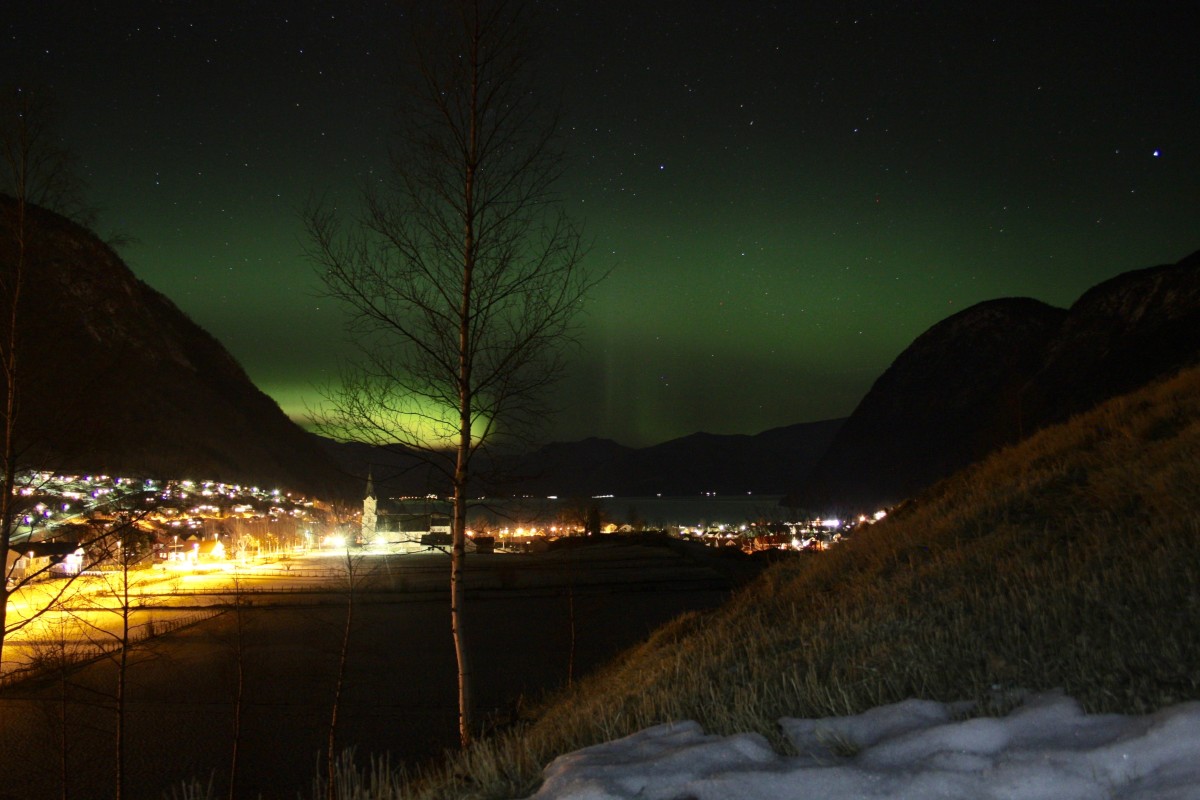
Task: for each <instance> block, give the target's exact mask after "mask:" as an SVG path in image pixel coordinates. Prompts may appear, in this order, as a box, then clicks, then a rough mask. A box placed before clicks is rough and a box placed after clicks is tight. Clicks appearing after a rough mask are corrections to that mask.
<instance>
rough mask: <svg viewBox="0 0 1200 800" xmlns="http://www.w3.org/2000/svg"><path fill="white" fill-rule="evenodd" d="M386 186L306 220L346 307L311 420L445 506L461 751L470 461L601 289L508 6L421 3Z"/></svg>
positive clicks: (530, 394)
mask: <svg viewBox="0 0 1200 800" xmlns="http://www.w3.org/2000/svg"><path fill="white" fill-rule="evenodd" d="M429 7H430V14H429V18H428V19H426V20H424V22H426V23H428V24H427V25H424V26H421V27H420V28H419V30H418V31H417V32H416V33H415V34H414V36H413V38H412V41H411V44H410V48H411V53H412V55H413V58H412V69H411V77H412V82H411V84H410V85H408V87H407V88H406V89H405V90H404V91H402V92H401V98H400V100H401V109H400V115H399V124H400V132H399V134H398V136H397V139H396V141H395V149H394V152H393V155H392V161H391V170H390V173H389V174H388V176H387V177H386V178H384V179H382V180H381V181H379V182H378V183H376V184H373V185H370V186H368V187H367V188H366V190H365V191H364V196H363V201H364V202H363V209H362V213H361V215H360V216H358V217H355V218H354V219H352V220H349V221H347V220H346V219H345V218H344V217H342V216H341V215H339V214H338V213H337V211H336V210H334V209H332V208H331V207H329V206H328V205H320V204H318V205H315V206H313V207H311V208H309V209H308V210H306V212H305V221H306V224H307V229H308V235H309V240H310V247H309V253H310V256H311V258H312V260H313V261H314V262H315V264H316V266H317V268H318V271H319V274H320V276H321V278H322V279H323V281H324V285H325V289H326V291H327V293H328V294H329V295H330V296H332V297H334V298H337V299H339V300H341V301H344V304H345V305H346V306H347V307H348V308H349V309H350V311H351V316H352V322H351V334H352V337H353V339H354V341H355V344H356V345H357V347H358V351H359V359H358V361H357V363H356V365H355V366H354V367H352V368H349V369H347V370H345V371H344V373H343V375H342V376H341V381H340V384H339V385H337V386H335V387H333V388H332V389H331V390H330V391H329V392H328V395H327V400H328V403H327V404H326V406H325V407H324V408H323V409H322V412H323V414H322V419H320V420H319V423H320V424H321V427H322V428H323V430H324V432H326V433H328V434H332V435H335V436H338V437H340V438H343V439H354V440H359V441H366V442H369V443H371V444H375V445H381V446H389V447H393V448H397V449H399V448H403V449H404V450H405V451H406V452H407V451H416V452H419V453H421V454H422V455H423V457H424V459H425V460H426V461H427V462H428V463H429V464H431V465H433V466H434V467H435V469H436V470H437V471H438V473H439V474H440V476H441V478H442V480H443V481H444V486H445V487H446V491H445V493H446V495H447V496H448V497H450V498H451V500H452V507H453V511H452V515H451V532H452V537H453V549H452V558H451V628H452V632H453V635H454V642H455V648H456V652H457V664H458V703H459V735H460V739H461V742H462V744H463V745H466V744H467V743H469V741H470V739H471V696H470V684H471V680H470V676H471V669H470V666H469V660H468V657H467V649H466V641H467V639H466V635H465V624H464V623H465V615H464V582H463V563H464V557H465V553H466V536H465V534H466V512H467V490H468V481H469V479H470V476H471V475H472V474H473V470H474V469H475V468H476V467H477V465H478V464H479V463H480V459H479V455H480V453H481V451H483V450H484V449H486V448H488V447H489V446H491V445H494V444H496V443H497V442H499V441H500V440H502V439H506V438H509V437H515V438H518V439H520V440H524V437H525V436H527V435H528V434H529V432H530V431H532V430H534V429H535V427H536V426H537V425H538V424H539V423H540V422H541V421H542V420H544V418H545V416H546V414H547V413H548V411H549V410H550V406H549V404H548V389H549V388H550V387H551V385H552V384H553V383H554V382H555V381H556V380H557V379H558V378H559V377H560V376H561V374H562V372H563V369H564V366H565V363H566V353H567V351H566V349H565V348H564V346H565V345H567V344H568V343H570V342H572V341H573V334H574V332H575V321H576V319H577V313H578V312H579V311H580V309H581V307H582V302H583V298H584V296H585V294H586V292H587V291H588V290H589V289H590V288H591V287H592V286H593V285H594V284H595V283H596V281H597V280H598V278H596V277H592V276H589V275H588V274H587V273H586V272H585V271H584V270H583V268H582V263H581V262H582V255H583V247H582V244H581V237H580V232H579V229H578V228H577V227H576V226H575V225H574V224H573V223H572V222H571V220H570V219H569V218H568V217H567V216H566V215H565V214H564V213H563V212H562V210H561V207H560V205H559V204H558V203H557V202H556V201H557V197H556V195H555V193H554V184H555V182H556V180H557V179H558V178H559V176H560V173H561V170H562V165H563V159H562V155H561V153H560V151H558V150H557V149H556V148H555V146H554V141H555V139H554V133H555V128H556V121H557V120H556V117H555V114H554V113H553V109H548V108H547V107H546V106H545V104H544V103H543V100H542V98H543V96H544V91H543V89H544V87H541V86H538V85H537V84H536V82H535V81H534V78H533V75H532V71H531V62H530V61H529V59H528V55H529V41H530V40H529V37H528V28H527V25H526V19H525V8H524V7H523V4H522V3H520V2H517V1H516V0H455V2H450V3H444V4H442V3H438V4H429Z"/></svg>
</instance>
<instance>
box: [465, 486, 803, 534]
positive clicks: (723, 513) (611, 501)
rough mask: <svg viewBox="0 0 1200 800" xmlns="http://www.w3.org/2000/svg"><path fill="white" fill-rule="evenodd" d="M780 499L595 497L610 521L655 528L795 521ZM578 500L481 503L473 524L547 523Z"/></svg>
mask: <svg viewBox="0 0 1200 800" xmlns="http://www.w3.org/2000/svg"><path fill="white" fill-rule="evenodd" d="M779 500H780V495H752V494H745V495H740V494H731V495H713V496H702V495H697V496H694V497H601V498H595V502H596V504H597V505H599V507H600V511H601V513H602V515H603V518H604V520H605V521H606V522H613V523H616V524H617V525H622V524H625V523H634V522H642V523H645V524H646V525H648V526H651V527H655V528H667V527H670V526H685V527H697V526H705V525H709V524H713V525H716V524H725V525H732V526H737V525H741V524H743V523H750V522H758V521H770V522H775V521H794V520H791V519H790V517H789V516H788V511H787V509H785V508H783V507H782V506H780V505H779ZM578 503H579V501H576V500H571V499H568V498H531V499H526V500H503V501H497V502H487V503H479V504H477V505H475V506H474V507H472V509H471V511H470V518H471V521H472V524H477V523H479V522H485V523H489V524H490V525H492V526H498V525H504V524H511V525H513V526H515V525H519V524H521V523H526V524H529V523H541V524H545V523H548V522H551V521H554V520H558V519H563V518H564V517H569V516H571V510H572V506H575V505H578Z"/></svg>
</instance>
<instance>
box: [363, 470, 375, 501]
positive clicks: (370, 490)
mask: <svg viewBox="0 0 1200 800" xmlns="http://www.w3.org/2000/svg"><path fill="white" fill-rule="evenodd" d="M374 496H375V482H374V481H373V480H372V479H371V468H370V467H367V493H366V494H365V495H363V499H364V500H366V499H367V498H368V497H374Z"/></svg>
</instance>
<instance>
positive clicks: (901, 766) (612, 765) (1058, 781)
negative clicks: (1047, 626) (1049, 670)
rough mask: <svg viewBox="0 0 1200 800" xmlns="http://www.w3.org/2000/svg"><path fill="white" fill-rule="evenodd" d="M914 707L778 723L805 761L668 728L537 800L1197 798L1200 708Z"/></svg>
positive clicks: (576, 764) (746, 738)
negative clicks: (992, 710)
mask: <svg viewBox="0 0 1200 800" xmlns="http://www.w3.org/2000/svg"><path fill="white" fill-rule="evenodd" d="M969 708H970V704H949V705H948V704H944V703H938V702H933V701H925V700H907V701H905V702H903V703H897V704H895V705H890V706H882V707H879V708H875V709H872V710H870V711H868V712H866V713H864V714H860V715H857V716H852V717H833V718H827V719H782V720H780V725H781V726H782V728H783V730H784V732H785V733H786V735H787V737H788V738H789V739H790V741H791V742H792V744H793V745H794V746H795V748H796V751H797V752H798V753H800V754H801V755H798V756H780V755H778V754H776V753H775V752H774V751H773V750H772V749H771V747H770V746H769V745H768V744H767V741H766V740H765V739H764V738H763V737H762V736H760V735H758V734H738V735H734V736H713V735H707V734H705V733H704V731H703V730H702V729H701V728H700V726H699V725H698V724H697V723H695V722H680V723H674V724H667V725H659V726H657V727H654V728H649V729H647V730H644V731H640V732H638V733H635V734H633V735H632V736H628V737H626V738H624V739H619V740H617V741H614V742H608V743H605V744H600V745H596V746H593V747H589V748H586V749H584V750H580V751H577V752H575V753H570V754H567V755H564V756H560V757H559V758H557V759H555V760H554V761H553V762H552V763H551V764H550V765H549V766H548V767H547V768H546V770H545V783H544V784H543V786H542V788H541V790H540V791H538V793H537V794H535V795H534V796H533V798H532V799H531V800H568V799H569V800H623V799H624V798H638V799H639V800H683V799H684V798H686V799H687V800H718V798H720V799H724V798H742V799H744V800H868V798H870V799H872V800H874V799H876V798H879V799H880V800H882V798H887V800H938V799H944V800H951V799H952V798H953V800H960V799H964V800H965V799H966V798H970V799H971V800H1001V799H1003V800H1133V799H1134V798H1136V800H1200V703H1186V704H1183V705H1178V706H1174V707H1172V708H1168V709H1165V710H1163V711H1159V712H1158V713H1155V714H1150V715H1146V716H1122V715H1116V714H1100V715H1087V714H1084V713H1083V712H1082V710H1081V709H1080V706H1079V704H1078V703H1077V702H1075V701H1074V700H1073V699H1071V698H1069V697H1066V696H1064V695H1063V694H1061V693H1053V692H1051V693H1043V694H1033V695H1029V696H1028V697H1025V698H1024V700H1023V702H1022V703H1021V705H1019V706H1018V707H1017V708H1016V709H1015V710H1013V711H1012V712H1010V713H1009V714H1008V715H1007V716H1005V717H999V718H997V717H981V718H975V719H965V720H964V719H962V715H963V713H964V712H966V711H967V710H969Z"/></svg>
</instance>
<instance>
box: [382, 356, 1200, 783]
mask: <svg viewBox="0 0 1200 800" xmlns="http://www.w3.org/2000/svg"><path fill="white" fill-rule="evenodd" d="M1198 487H1200V369H1192V370H1190V371H1186V372H1184V373H1182V374H1180V375H1178V376H1177V377H1175V378H1174V379H1172V380H1169V381H1167V382H1165V383H1162V384H1158V385H1156V386H1153V387H1150V388H1148V389H1145V390H1143V391H1140V392H1138V393H1135V394H1132V395H1128V396H1125V397H1121V398H1117V399H1115V400H1113V401H1110V402H1108V403H1106V404H1104V405H1103V406H1101V407H1099V408H1097V409H1095V410H1094V411H1092V412H1090V413H1088V414H1086V415H1083V416H1080V417H1077V418H1074V419H1073V420H1071V421H1070V422H1068V423H1067V424H1065V425H1062V426H1059V427H1055V428H1051V429H1048V430H1045V431H1043V432H1042V433H1040V434H1039V435H1037V436H1035V437H1034V438H1032V439H1030V440H1028V441H1026V442H1024V443H1022V444H1021V445H1019V446H1015V447H1012V448H1010V449H1007V450H1004V451H1002V452H1000V453H998V454H996V455H995V456H994V457H992V458H990V459H988V460H987V461H985V462H984V463H982V464H979V465H977V466H975V467H973V468H970V469H968V470H967V471H965V472H963V473H960V474H959V475H956V476H954V477H952V478H950V479H948V480H946V481H944V482H943V483H941V484H939V485H938V486H935V487H934V488H933V489H932V490H930V491H929V492H927V493H926V494H924V495H923V496H921V497H920V498H918V499H917V500H916V501H915V502H912V503H910V504H909V505H908V506H906V507H905V508H903V509H900V510H898V511H897V512H896V513H894V514H893V515H892V516H891V517H889V518H888V519H887V520H885V521H884V522H882V523H880V524H878V525H875V526H873V527H871V528H870V529H868V530H867V531H865V532H863V533H861V534H859V535H857V536H856V537H855V538H854V539H853V540H852V541H850V542H848V543H846V544H844V545H841V546H839V547H837V548H835V549H834V550H832V551H829V552H827V553H825V554H822V555H819V556H814V557H812V558H808V559H804V560H800V561H794V562H790V563H781V564H778V565H776V566H775V567H773V568H772V569H771V570H769V571H768V572H766V573H765V574H764V575H763V577H762V578H761V579H760V580H758V581H757V582H756V583H754V584H752V585H751V586H749V587H747V589H746V590H744V591H743V592H741V593H740V594H739V595H738V596H737V597H735V598H734V599H733V600H732V601H731V602H730V603H729V604H727V606H725V607H723V608H722V609H720V610H717V611H715V612H710V613H707V614H693V615H689V616H685V617H682V618H680V619H678V620H677V621H676V622H674V623H672V624H670V625H668V626H666V627H664V628H662V629H660V630H659V631H658V632H657V633H655V634H654V635H653V636H652V637H651V639H650V640H649V641H647V642H646V643H644V644H643V645H641V646H640V647H637V648H635V649H633V650H631V651H629V652H627V653H626V654H625V655H624V656H623V657H621V658H620V659H619V660H618V661H617V662H615V663H613V664H612V665H611V666H610V667H609V668H607V669H605V670H604V671H602V672H601V673H599V674H596V675H593V676H592V677H591V678H590V679H588V680H585V681H581V682H578V683H577V684H576V685H575V687H574V688H573V689H572V690H571V691H569V692H567V693H565V694H563V695H562V696H560V697H558V698H556V699H555V701H554V702H552V703H550V704H548V705H546V706H545V707H543V708H542V709H540V710H539V711H538V713H537V715H536V717H534V718H531V719H530V720H529V721H527V722H525V723H523V724H522V725H521V726H519V727H518V728H515V729H512V730H510V731H508V732H507V733H504V734H501V735H499V736H496V737H493V738H492V739H490V740H485V741H482V742H480V743H478V744H477V745H476V746H475V747H474V748H473V749H471V750H470V751H468V752H466V753H463V754H460V755H458V756H456V757H454V758H453V759H452V760H451V761H450V763H448V764H447V765H446V766H445V767H444V768H443V769H441V770H439V771H437V772H436V773H430V774H426V775H424V776H420V777H417V778H415V779H414V780H413V781H412V782H411V783H410V784H409V786H408V791H407V792H406V793H405V794H404V795H403V796H413V797H520V796H524V795H526V794H528V793H530V792H531V791H532V790H533V789H534V788H535V787H536V785H537V782H538V779H539V772H540V769H541V767H542V766H543V765H544V764H546V763H547V762H548V761H549V760H550V759H551V758H553V757H554V756H555V755H557V754H559V753H562V752H565V751H570V750H572V749H576V748H579V747H581V746H584V745H588V744H592V743H595V742H598V741H601V740H605V739H610V738H613V737H617V736H621V735H624V734H627V733H630V732H632V731H634V730H637V729H639V728H643V727H646V726H649V725H652V724H655V723H658V722H662V721H665V720H672V719H684V718H690V719H697V720H699V721H701V722H702V723H703V724H704V726H705V727H706V728H708V729H709V730H710V731H712V732H716V733H732V732H735V731H745V730H758V731H761V732H763V733H765V734H767V735H768V736H769V737H770V738H772V739H773V740H774V741H776V742H778V743H779V744H780V746H782V739H781V737H780V736H779V735H778V733H777V732H776V728H775V720H776V719H777V718H778V717H780V716H802V717H812V716H826V715H834V714H846V713H852V712H858V711H862V710H864V709H866V708H868V707H870V706H873V705H877V704H880V703H887V702H893V701H898V700H901V699H903V698H906V697H911V696H919V697H926V698H933V699H940V700H958V699H964V698H978V699H981V700H984V701H985V705H986V701H987V699H988V698H990V697H994V696H996V695H995V690H997V689H1007V688H1015V687H1022V688H1028V689H1043V688H1052V687H1062V688H1064V689H1065V690H1066V691H1067V692H1068V693H1070V694H1071V695H1073V696H1075V697H1077V698H1079V699H1080V700H1081V701H1082V702H1083V703H1084V704H1085V706H1086V707H1087V708H1088V709H1089V710H1091V711H1101V710H1104V711H1119V712H1144V711H1147V710H1149V709H1153V708H1157V707H1160V706H1163V705H1166V704H1171V703H1175V702H1178V701H1181V700H1185V699H1200V637H1197V636H1196V631H1197V630H1200V490H1198ZM369 796H391V795H387V794H385V793H383V792H380V793H378V794H372V795H369ZM398 796H399V795H398Z"/></svg>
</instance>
